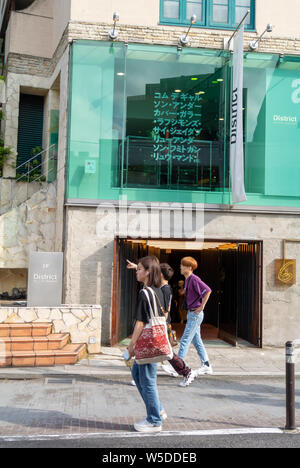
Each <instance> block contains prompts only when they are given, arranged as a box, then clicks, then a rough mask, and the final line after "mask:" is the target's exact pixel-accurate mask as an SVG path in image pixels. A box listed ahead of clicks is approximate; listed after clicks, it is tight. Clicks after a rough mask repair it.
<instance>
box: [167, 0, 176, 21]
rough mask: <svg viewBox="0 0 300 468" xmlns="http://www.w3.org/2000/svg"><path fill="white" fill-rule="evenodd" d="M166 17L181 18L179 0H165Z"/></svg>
mask: <svg viewBox="0 0 300 468" xmlns="http://www.w3.org/2000/svg"><path fill="white" fill-rule="evenodd" d="M164 18H174V19H178V18H179V0H166V1H165V2H164Z"/></svg>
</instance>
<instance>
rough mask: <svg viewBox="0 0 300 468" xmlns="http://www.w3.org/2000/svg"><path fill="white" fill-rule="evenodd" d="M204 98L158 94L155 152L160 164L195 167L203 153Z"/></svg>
mask: <svg viewBox="0 0 300 468" xmlns="http://www.w3.org/2000/svg"><path fill="white" fill-rule="evenodd" d="M201 100H202V98H201V97H200V95H199V94H195V93H193V94H192V93H185V92H181V90H178V92H172V93H170V92H156V93H155V94H154V102H153V105H154V109H153V114H154V120H153V124H154V126H153V132H152V133H153V140H154V145H153V151H154V159H155V160H156V161H162V160H163V161H170V160H177V161H182V162H185V161H187V162H190V163H195V162H198V161H199V153H200V151H201V148H200V145H199V142H198V141H197V139H196V137H199V134H200V131H201V115H202V104H201Z"/></svg>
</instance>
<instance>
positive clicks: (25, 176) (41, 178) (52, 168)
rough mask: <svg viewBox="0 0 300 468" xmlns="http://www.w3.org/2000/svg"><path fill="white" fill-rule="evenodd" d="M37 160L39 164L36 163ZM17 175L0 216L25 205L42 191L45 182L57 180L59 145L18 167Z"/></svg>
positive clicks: (11, 182) (54, 145)
mask: <svg viewBox="0 0 300 468" xmlns="http://www.w3.org/2000/svg"><path fill="white" fill-rule="evenodd" d="M35 160H36V161H37V163H34V161H35ZM23 171H24V172H23ZM16 174H17V176H16V179H12V180H10V199H9V200H8V202H7V203H5V204H4V205H3V209H2V210H1V212H0V214H4V213H6V212H7V211H9V210H11V209H12V208H16V207H17V206H19V205H20V204H21V203H24V202H25V201H26V200H28V199H29V198H30V197H31V196H32V195H33V194H34V193H36V192H38V191H39V190H40V189H41V184H42V183H43V182H47V183H51V182H54V181H55V180H56V175H57V145H56V144H53V145H51V146H49V148H47V149H45V150H42V151H40V152H39V153H37V154H36V155H34V156H33V157H32V158H30V159H29V160H27V161H25V162H24V163H22V164H20V165H19V166H17V167H16ZM22 184H23V186H22ZM14 190H15V193H14ZM17 192H19V193H20V192H21V197H20V196H19V197H17V196H16V195H17Z"/></svg>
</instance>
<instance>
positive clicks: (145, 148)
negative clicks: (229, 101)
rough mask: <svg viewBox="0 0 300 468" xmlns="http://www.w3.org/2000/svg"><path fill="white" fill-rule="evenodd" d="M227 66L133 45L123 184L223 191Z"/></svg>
mask: <svg viewBox="0 0 300 468" xmlns="http://www.w3.org/2000/svg"><path fill="white" fill-rule="evenodd" d="M218 55H219V54H218ZM224 66H225V62H224V58H222V57H218V56H217V54H209V55H207V56H204V57H202V58H200V57H197V56H195V55H193V54H189V53H188V52H184V53H183V54H181V55H178V54H176V55H175V54H174V53H164V54H162V53H158V52H155V53H151V50H149V51H148V52H146V53H145V52H143V53H141V51H139V49H138V46H129V50H128V54H127V66H126V69H127V73H126V75H127V86H126V89H127V117H126V143H125V151H126V155H125V167H124V171H123V173H122V174H123V178H124V179H123V183H124V186H127V187H130V186H131V187H132V186H135V187H139V186H148V187H151V186H155V187H159V188H162V189H170V188H173V189H178V188H181V189H185V190H191V189H193V190H210V191H211V190H221V189H223V188H224V184H225V179H227V174H225V172H224V157H223V154H224V107H225V102H224V99H225V93H224V82H225V68H224ZM139 70H143V74H139Z"/></svg>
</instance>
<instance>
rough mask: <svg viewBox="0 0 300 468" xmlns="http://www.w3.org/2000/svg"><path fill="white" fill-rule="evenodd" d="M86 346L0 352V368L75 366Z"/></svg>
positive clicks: (69, 345) (68, 345) (83, 353)
mask: <svg viewBox="0 0 300 468" xmlns="http://www.w3.org/2000/svg"><path fill="white" fill-rule="evenodd" d="M86 352H87V351H86V345H85V344H84V343H79V344H74V343H73V344H67V345H65V346H64V347H63V348H62V349H51V350H39V351H7V352H3V351H1V352H0V367H11V366H12V367H35V366H56V365H66V364H75V363H76V362H77V361H79V360H80V359H82V357H83V356H84V355H85V354H86Z"/></svg>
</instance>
